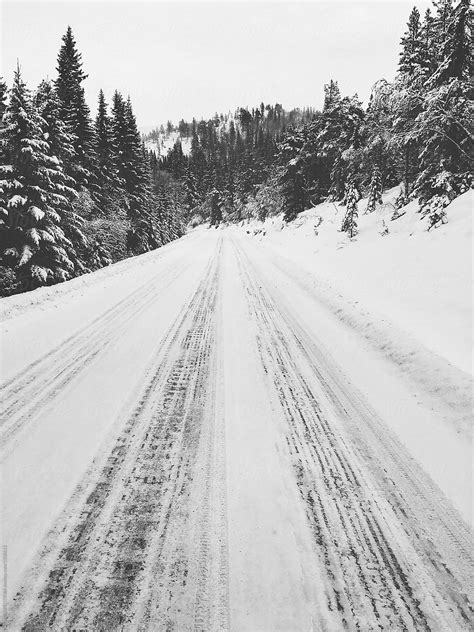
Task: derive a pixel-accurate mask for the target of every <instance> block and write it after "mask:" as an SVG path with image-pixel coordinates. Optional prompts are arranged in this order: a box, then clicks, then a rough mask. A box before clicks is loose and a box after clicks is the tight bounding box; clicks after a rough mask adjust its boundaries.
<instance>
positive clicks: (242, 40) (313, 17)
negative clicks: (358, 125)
mask: <svg viewBox="0 0 474 632" xmlns="http://www.w3.org/2000/svg"><path fill="white" fill-rule="evenodd" d="M0 3H1V11H2V15H1V18H2V20H1V23H2V27H1V31H2V40H1V60H2V65H1V70H2V74H3V75H4V76H5V77H6V80H7V82H8V83H9V84H10V83H11V79H12V76H13V70H14V68H15V66H16V60H17V58H18V59H19V60H20V64H21V67H22V71H23V76H24V78H25V80H26V81H27V82H28V84H29V85H30V87H32V88H33V87H35V86H36V85H37V84H38V83H39V82H40V80H41V79H42V78H44V77H45V76H49V77H50V78H54V77H55V76H56V71H55V66H56V57H57V53H58V50H59V47H60V44H61V36H62V35H63V33H64V32H65V30H66V28H67V25H68V24H70V25H71V27H72V29H73V33H74V35H75V37H76V41H77V45H78V48H79V51H80V52H81V53H82V57H83V61H84V69H85V71H86V72H87V73H88V74H89V77H88V79H87V80H86V81H85V84H84V85H85V88H86V95H87V99H88V102H89V105H90V106H91V110H92V112H93V114H94V115H95V109H96V101H97V93H98V91H99V89H100V88H102V89H103V90H104V92H105V94H106V96H107V98H108V99H110V97H111V96H112V93H113V91H114V89H115V88H117V89H118V90H120V91H121V92H123V93H124V94H125V95H128V94H130V96H131V98H132V102H133V105H134V108H135V112H136V115H137V118H138V123H139V125H140V126H141V127H144V126H151V125H157V124H161V123H165V122H166V121H167V120H168V119H170V120H172V121H173V122H178V120H179V119H180V118H185V119H188V120H189V119H191V118H192V117H193V116H196V118H200V117H201V116H204V117H208V116H211V115H212V114H213V113H214V112H216V111H217V112H226V111H228V110H232V111H233V110H234V109H235V108H236V107H238V106H241V105H242V106H245V105H248V106H250V107H251V106H253V105H257V104H259V103H260V102H261V101H264V102H265V103H275V102H279V103H282V104H283V105H284V106H285V107H286V108H291V107H296V106H308V105H311V106H315V107H318V108H320V107H321V105H322V99H323V84H324V83H327V82H328V81H329V79H331V78H333V79H337V80H338V81H339V86H340V87H341V91H342V92H343V94H353V93H355V92H357V93H358V94H359V96H360V97H361V98H362V99H364V100H366V99H367V97H368V95H369V93H370V87H371V86H372V85H373V83H374V82H375V81H376V80H377V79H380V78H382V77H385V78H387V79H391V78H393V75H394V73H395V71H396V66H397V61H398V53H399V41H400V37H401V36H402V34H403V32H404V31H405V27H406V22H407V20H408V15H409V13H410V11H411V8H412V7H413V4H414V0H411V1H410V2H404V1H401V0H400V1H396V2H395V1H392V2H385V1H382V0H378V1H372V2H359V1H352V2H339V1H334V0H333V1H332V2H261V3H255V2H227V1H220V2H166V3H165V2H135V1H131V0H129V1H128V2H115V1H106V2H93V1H88V2H87V1H82V2H68V1H64V0H63V1H62V2H42V1H38V0H37V1H36V2H23V1H21V0H17V1H11V0H10V1H6V0H0ZM416 4H417V6H418V8H419V9H420V12H421V13H423V12H424V10H425V8H426V7H427V6H429V4H430V3H428V2H417V3H416Z"/></svg>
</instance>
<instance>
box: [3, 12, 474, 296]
mask: <svg viewBox="0 0 474 632" xmlns="http://www.w3.org/2000/svg"><path fill="white" fill-rule="evenodd" d="M471 25H472V12H471V9H470V4H469V0H460V1H459V2H458V3H453V1H452V0H437V1H436V2H434V7H433V10H430V9H428V10H427V11H426V13H425V15H424V16H421V15H420V13H419V11H418V9H417V8H416V7H415V8H413V10H412V11H411V13H410V15H409V18H408V23H407V29H406V32H405V33H404V34H403V36H402V38H401V51H400V56H399V63H398V72H397V75H396V77H395V79H394V80H393V81H391V82H389V81H387V80H386V79H380V80H379V81H377V82H376V83H375V85H374V86H373V89H372V94H371V96H370V99H369V102H368V104H367V106H364V105H363V103H362V102H361V101H360V99H359V98H358V96H357V95H353V96H343V95H342V94H341V91H340V88H339V85H338V82H337V80H335V79H334V80H330V81H329V83H328V84H327V85H325V87H324V93H325V97H324V103H323V104H322V107H321V109H320V110H317V109H315V108H312V107H306V108H303V109H294V110H291V111H287V110H285V109H284V108H283V106H282V105H281V104H279V103H277V104H275V105H269V104H264V103H261V104H259V105H255V106H254V107H251V108H249V107H239V108H238V109H237V110H236V111H235V112H234V113H228V114H225V115H224V114H221V115H218V114H216V115H215V116H214V117H212V118H211V119H209V120H199V121H197V120H195V119H193V120H192V121H191V122H188V121H184V120H181V121H180V122H179V123H178V125H176V126H175V125H173V123H171V122H170V121H168V123H167V125H166V128H165V127H163V126H161V128H157V129H156V130H153V131H152V132H151V133H150V134H148V135H147V137H146V138H145V139H142V138H141V135H140V133H139V131H138V128H137V122H136V119H135V115H134V113H133V108H132V104H131V101H130V98H124V96H122V95H121V94H120V93H119V92H115V94H114V96H113V100H112V103H111V104H110V106H108V105H107V103H106V102H105V98H104V94H103V93H102V92H101V93H100V94H99V97H98V108H97V114H96V115H95V118H94V120H93V117H92V116H91V113H90V110H89V107H88V105H87V104H86V101H85V97H84V88H83V82H84V81H85V79H86V77H87V75H86V74H85V71H84V69H83V66H82V61H81V55H80V53H79V52H78V49H77V46H76V43H75V40H74V37H73V34H72V31H71V28H68V30H67V32H66V34H65V35H64V37H63V43H62V46H61V48H60V51H59V55H58V62H57V77H56V79H55V80H54V81H43V82H42V83H41V84H40V85H39V86H38V88H37V89H36V90H35V91H34V92H30V90H29V89H28V88H27V86H26V85H25V83H24V81H23V79H22V75H21V68H20V67H18V68H17V70H16V71H15V75H14V81H13V85H12V86H11V88H10V89H9V90H8V89H7V85H6V84H5V83H4V82H3V81H1V83H0V102H1V112H0V115H1V120H2V123H1V130H0V139H1V144H0V169H1V181H0V208H1V215H2V216H1V218H0V293H1V294H3V295H6V294H11V293H15V292H19V291H24V290H27V289H32V288H35V287H38V286H39V285H43V284H51V283H56V282H58V281H63V280H66V279H69V278H71V277H74V276H77V275H79V274H83V273H84V272H88V271H91V270H94V269H96V268H99V267H102V266H104V265H107V264H109V263H111V262H115V261H118V260H120V259H123V258H125V257H127V256H131V255H136V254H140V253H143V252H146V251H148V250H152V249H154V248H157V247H159V246H160V245H162V244H164V243H166V242H168V241H170V240H172V239H174V238H176V237H179V236H180V235H181V234H182V233H183V231H184V226H185V225H186V224H188V223H189V222H191V225H194V224H196V223H200V222H203V221H209V222H210V224H211V225H217V224H219V223H220V222H221V221H223V220H224V221H230V222H232V221H241V220H242V219H245V218H249V217H254V218H258V219H261V220H264V219H265V218H266V217H267V216H268V215H273V214H278V213H284V217H285V219H286V220H287V221H291V220H293V219H294V218H295V217H296V216H297V215H298V214H299V213H300V212H302V211H304V210H306V209H308V208H311V207H312V206H314V205H315V204H317V203H319V202H321V201H323V200H326V199H329V200H333V201H335V202H339V203H341V204H344V205H345V207H346V210H345V214H344V219H343V221H342V223H341V230H342V231H347V233H348V234H349V235H350V236H351V237H355V235H356V234H357V229H358V228H357V214H358V211H357V208H358V207H357V201H358V200H359V199H360V198H361V196H365V195H367V196H368V204H367V209H366V211H367V212H372V211H374V210H375V209H376V208H377V206H378V205H379V204H381V194H382V192H383V190H385V189H387V188H390V187H393V186H395V185H399V184H400V185H401V186H400V195H399V197H398V200H397V205H396V206H397V208H398V209H401V208H402V207H403V206H404V205H405V204H406V203H407V202H408V201H410V200H411V199H417V200H419V205H420V217H421V218H422V219H424V218H425V217H426V218H427V220H426V222H427V223H426V225H427V228H428V229H430V228H432V227H434V226H437V225H439V224H441V223H444V222H446V221H447V213H446V207H447V206H448V205H449V203H450V202H451V201H452V200H453V199H454V198H455V197H457V196H458V195H460V194H461V193H463V192H464V191H466V190H467V189H468V188H469V187H470V186H471V182H472V176H471V172H472V161H471V144H472V97H473V88H472V84H471V83H470V77H471V69H472V59H471V45H472V33H471ZM144 140H145V141H146V142H143V141H144ZM170 141H172V142H171V143H170ZM170 144H171V145H172V146H171V147H170V146H169V145H170ZM398 216H399V212H398V211H397V210H395V212H394V214H393V218H392V219H397V217H398Z"/></svg>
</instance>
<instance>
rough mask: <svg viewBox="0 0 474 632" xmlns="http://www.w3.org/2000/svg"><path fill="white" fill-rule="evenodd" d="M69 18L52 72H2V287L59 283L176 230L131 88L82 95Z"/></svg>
mask: <svg viewBox="0 0 474 632" xmlns="http://www.w3.org/2000/svg"><path fill="white" fill-rule="evenodd" d="M86 78H87V75H86V74H85V71H84V69H83V65H82V60H81V54H80V53H79V52H78V49H77V46H76V42H75V40H74V36H73V33H72V30H71V28H70V27H69V28H68V29H67V32H66V34H65V35H64V37H63V42H62V45H61V48H60V51H59V54H58V59H57V77H56V79H55V80H54V81H50V80H45V81H42V82H41V84H40V85H39V86H38V88H37V89H36V90H35V91H34V92H31V91H30V89H29V88H28V87H27V86H26V84H25V82H24V80H23V78H22V73H21V68H20V66H18V67H17V69H16V71H15V74H14V80H13V85H12V86H11V88H10V89H9V90H8V89H7V85H6V84H5V82H4V81H3V80H1V81H0V103H1V111H0V119H1V128H0V140H1V144H0V178H1V180H0V213H1V217H0V295H8V294H12V293H16V292H21V291H25V290H29V289H34V288H35V287H38V286H40V285H46V284H48V285H49V284H52V283H57V282H59V281H64V280H67V279H70V278H72V277H75V276H78V275H80V274H83V273H85V272H89V271H92V270H95V269H97V268H100V267H102V266H104V265H108V264H110V263H112V262H115V261H119V260H120V259H124V258H125V257H127V256H131V255H136V254H141V253H143V252H146V251H148V250H152V249H154V248H157V247H159V246H161V245H162V244H165V243H167V242H169V241H171V240H172V239H175V238H176V237H179V236H180V235H181V234H182V232H183V227H182V222H181V216H180V208H179V202H178V200H177V198H176V195H175V194H174V189H173V188H172V187H170V186H169V177H168V176H167V175H166V174H165V173H161V172H160V170H159V169H158V165H157V162H156V160H152V156H150V154H149V153H148V152H147V151H146V149H145V147H144V145H143V143H142V139H141V136H140V133H139V131H138V128H137V122H136V119H135V115H134V113H133V107H132V103H131V101H130V98H124V96H123V95H122V94H120V93H119V92H117V91H116V92H115V94H114V95H113V102H112V104H111V106H110V107H108V105H107V103H106V102H105V98H104V94H103V92H102V91H101V92H100V94H99V96H98V107H97V114H96V115H95V117H92V116H91V112H90V109H89V107H88V105H87V103H86V101H85V96H84V87H83V82H84V80H85V79H86Z"/></svg>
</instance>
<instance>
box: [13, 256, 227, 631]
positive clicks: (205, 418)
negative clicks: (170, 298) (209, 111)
mask: <svg viewBox="0 0 474 632" xmlns="http://www.w3.org/2000/svg"><path fill="white" fill-rule="evenodd" d="M219 257H220V246H219V251H218V252H217V254H216V255H215V256H214V257H213V259H212V260H211V262H210V264H209V267H208V269H207V270H206V273H205V276H204V279H203V281H202V283H201V284H200V286H199V288H198V290H197V291H196V293H195V295H194V296H193V298H192V300H191V301H190V302H189V303H187V304H186V305H185V306H184V307H183V310H182V312H181V316H180V318H178V319H177V321H176V323H175V325H174V326H172V328H171V330H170V332H169V334H168V336H167V337H166V339H165V342H164V344H163V345H160V349H159V350H158V351H157V354H156V356H155V358H154V361H153V364H152V367H151V369H150V371H149V378H148V380H147V382H146V386H145V387H144V390H143V393H142V395H141V397H140V400H139V402H138V404H137V405H136V407H135V410H134V411H133V414H132V415H131V416H130V418H129V419H128V421H127V424H126V426H125V428H124V430H123V432H122V433H121V434H120V436H119V437H118V438H117V440H116V441H115V443H114V445H113V447H112V449H111V451H110V454H109V456H108V458H107V462H106V463H105V465H103V467H102V468H101V469H100V470H99V472H98V476H97V475H96V483H95V484H94V485H93V486H92V487H91V488H90V489H89V490H88V491H89V493H88V496H87V498H86V499H85V502H83V503H82V506H81V508H80V510H79V511H78V512H77V513H79V515H76V519H75V522H74V523H73V526H72V528H71V527H69V528H68V535H67V538H66V543H65V545H64V546H63V547H62V549H61V550H60V552H59V554H58V555H57V557H56V559H55V562H54V564H52V567H51V568H49V569H45V568H42V567H41V560H40V562H39V565H38V568H37V574H38V575H39V579H38V578H37V579H36V584H37V585H38V584H39V585H40V586H41V589H40V590H39V594H37V595H36V596H35V597H34V598H33V599H32V598H31V597H29V596H28V594H27V593H28V587H25V589H24V591H23V594H20V596H19V598H18V599H17V604H16V606H15V609H14V612H13V614H12V615H11V616H12V622H13V620H15V625H16V627H21V628H22V629H24V630H35V631H37V630H46V629H48V630H49V629H53V630H54V629H58V630H59V629H103V630H119V629H140V630H146V629H152V630H161V629H163V630H164V629H166V630H173V629H175V630H181V629H183V628H186V629H188V628H194V629H196V630H199V629H208V628H207V627H206V622H212V621H213V622H215V624H216V626H217V627H216V629H220V630H221V629H222V630H225V629H227V621H228V615H227V611H228V607H227V597H226V595H227V567H226V546H227V539H226V519H225V505H223V503H225V495H223V494H222V493H221V492H222V490H220V489H219V490H217V491H216V486H215V483H214V482H213V481H214V478H215V477H216V478H219V479H220V481H224V480H225V479H224V477H223V476H222V470H223V468H224V464H223V463H222V459H223V455H224V454H225V453H224V452H223V450H222V449H221V447H219V446H220V445H221V442H222V432H221V431H220V430H218V428H217V425H216V414H215V408H214V406H215V405H214V400H215V398H214V397H211V398H207V397H206V395H207V394H208V393H209V392H213V390H215V386H214V382H215V375H213V372H214V371H215V365H216V362H217V360H216V351H215V345H214V344H213V343H214V340H215V329H216V303H217V294H218V281H219V279H218V272H219ZM208 401H211V403H212V405H211V406H210V407H209V405H208V404H207V403H206V402H208ZM221 424H222V421H221ZM216 452H217V453H219V455H220V456H219V457H217V458H216ZM196 469H197V474H196ZM219 484H220V483H219ZM219 484H218V485H219ZM224 484H225V482H224ZM191 512H194V514H195V516H196V517H195V518H194V517H193V516H192V515H191ZM213 515H217V516H221V518H220V519H218V520H217V521H216V520H215V519H213V518H212V517H211V516H213ZM211 524H212V528H213V529H214V531H215V535H216V536H217V537H216V541H219V542H220V544H219V546H218V547H217V548H218V551H217V553H218V555H215V553H216V551H215V550H214V549H215V546H214V545H212V546H211V545H210V544H209V537H210V535H209V534H208V533H207V530H208V529H209V527H210V525H211ZM214 555H215V557H214ZM210 558H212V559H210ZM45 572H47V573H48V575H47V577H45ZM214 604H220V606H219V608H218V609H217V611H216V609H215V607H214ZM203 622H204V623H203Z"/></svg>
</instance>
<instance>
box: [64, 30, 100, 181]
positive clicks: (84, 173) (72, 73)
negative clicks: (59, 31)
mask: <svg viewBox="0 0 474 632" xmlns="http://www.w3.org/2000/svg"><path fill="white" fill-rule="evenodd" d="M62 40H63V43H62V45H61V48H60V50H59V54H58V65H57V71H58V78H57V79H56V89H57V92H58V96H59V100H60V104H61V108H60V115H61V118H62V120H63V121H64V122H65V123H66V124H67V126H68V130H69V132H70V133H71V134H73V144H74V150H75V152H76V159H75V160H74V162H73V163H72V167H73V169H74V173H73V174H72V175H74V177H75V179H76V180H77V181H78V182H79V184H87V183H88V182H89V180H90V177H91V170H92V166H93V134H94V132H93V128H92V122H91V119H90V111H89V107H88V105H87V103H86V99H85V94H84V88H83V86H82V82H83V81H84V80H85V79H86V78H87V75H86V74H85V73H84V71H83V69H82V56H81V54H80V53H79V52H78V50H77V46H76V41H75V39H74V36H73V34H72V29H71V27H70V26H68V28H67V31H66V33H65V35H64V36H63V38H62Z"/></svg>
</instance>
